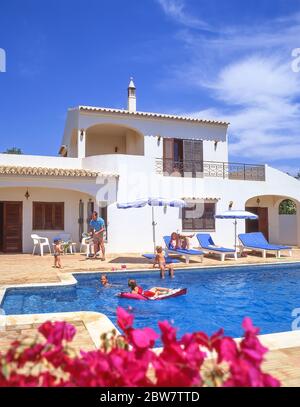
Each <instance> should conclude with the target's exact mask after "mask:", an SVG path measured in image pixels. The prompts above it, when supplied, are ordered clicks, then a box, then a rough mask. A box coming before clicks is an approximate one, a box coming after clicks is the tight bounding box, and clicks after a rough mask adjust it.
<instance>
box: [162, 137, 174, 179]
mask: <svg viewBox="0 0 300 407" xmlns="http://www.w3.org/2000/svg"><path fill="white" fill-rule="evenodd" d="M173 161H174V139H172V138H164V139H163V171H164V172H166V173H167V174H172V172H173V167H174V165H173Z"/></svg>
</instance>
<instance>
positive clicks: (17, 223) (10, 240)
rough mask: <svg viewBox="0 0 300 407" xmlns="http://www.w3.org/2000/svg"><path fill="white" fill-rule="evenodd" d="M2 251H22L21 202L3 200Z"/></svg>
mask: <svg viewBox="0 0 300 407" xmlns="http://www.w3.org/2000/svg"><path fill="white" fill-rule="evenodd" d="M3 219H4V221H3V251H4V252H6V253H18V252H21V251H22V202H4V206H3Z"/></svg>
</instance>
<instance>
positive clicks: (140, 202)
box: [117, 197, 187, 253]
mask: <svg viewBox="0 0 300 407" xmlns="http://www.w3.org/2000/svg"><path fill="white" fill-rule="evenodd" d="M147 204H148V205H150V206H152V230H153V247H154V253H155V248H156V231H155V227H156V225H157V223H156V222H155V213H154V207H155V206H163V207H166V206H170V207H171V208H184V207H185V206H186V205H187V204H186V202H185V201H184V200H183V199H167V198H153V197H150V198H148V199H137V200H136V201H133V202H125V203H117V208H119V209H129V208H143V207H144V206H145V205H147Z"/></svg>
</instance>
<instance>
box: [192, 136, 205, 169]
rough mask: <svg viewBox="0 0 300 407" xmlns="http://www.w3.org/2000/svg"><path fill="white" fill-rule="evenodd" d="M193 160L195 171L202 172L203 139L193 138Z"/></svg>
mask: <svg viewBox="0 0 300 407" xmlns="http://www.w3.org/2000/svg"><path fill="white" fill-rule="evenodd" d="M193 154H194V155H193V160H194V163H195V164H194V171H195V172H196V173H199V172H203V141H202V140H194V142H193Z"/></svg>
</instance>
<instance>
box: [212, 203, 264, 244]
mask: <svg viewBox="0 0 300 407" xmlns="http://www.w3.org/2000/svg"><path fill="white" fill-rule="evenodd" d="M215 218H216V219H234V247H235V249H236V248H237V233H236V231H237V219H251V220H255V219H258V216H257V215H256V214H254V213H252V212H248V211H234V210H233V211H232V210H229V211H225V212H223V213H220V214H217V215H215Z"/></svg>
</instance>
